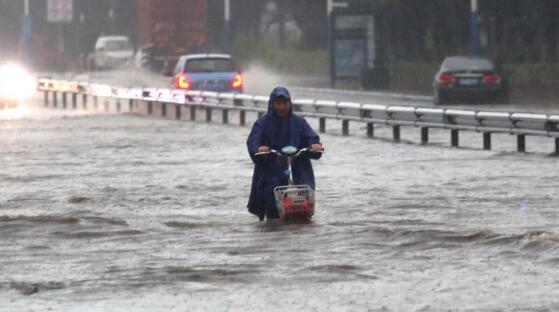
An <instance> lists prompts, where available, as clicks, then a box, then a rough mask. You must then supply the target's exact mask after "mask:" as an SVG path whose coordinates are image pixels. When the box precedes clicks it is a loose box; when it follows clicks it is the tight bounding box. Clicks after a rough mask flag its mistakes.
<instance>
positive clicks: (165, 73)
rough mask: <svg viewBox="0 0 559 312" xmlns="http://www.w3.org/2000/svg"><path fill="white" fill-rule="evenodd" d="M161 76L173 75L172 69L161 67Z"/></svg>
mask: <svg viewBox="0 0 559 312" xmlns="http://www.w3.org/2000/svg"><path fill="white" fill-rule="evenodd" d="M162 74H163V77H173V71H172V70H171V69H170V68H164V69H163V72H162Z"/></svg>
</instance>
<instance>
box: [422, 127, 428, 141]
mask: <svg viewBox="0 0 559 312" xmlns="http://www.w3.org/2000/svg"><path fill="white" fill-rule="evenodd" d="M427 143H429V128H428V127H421V144H427Z"/></svg>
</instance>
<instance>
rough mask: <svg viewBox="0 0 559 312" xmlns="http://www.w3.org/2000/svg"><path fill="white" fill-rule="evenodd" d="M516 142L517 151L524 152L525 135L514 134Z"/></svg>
mask: <svg viewBox="0 0 559 312" xmlns="http://www.w3.org/2000/svg"><path fill="white" fill-rule="evenodd" d="M516 143H517V147H518V152H519V153H524V152H526V135H525V134H519V135H517V136H516Z"/></svg>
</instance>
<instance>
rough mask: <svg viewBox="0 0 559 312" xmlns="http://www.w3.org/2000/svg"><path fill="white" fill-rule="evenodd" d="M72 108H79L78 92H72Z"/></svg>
mask: <svg viewBox="0 0 559 312" xmlns="http://www.w3.org/2000/svg"><path fill="white" fill-rule="evenodd" d="M72 108H73V109H78V94H77V93H72Z"/></svg>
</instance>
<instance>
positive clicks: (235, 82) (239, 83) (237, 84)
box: [231, 74, 243, 90]
mask: <svg viewBox="0 0 559 312" xmlns="http://www.w3.org/2000/svg"><path fill="white" fill-rule="evenodd" d="M242 87H243V76H242V75H241V74H236V75H235V77H233V79H231V89H233V90H240V89H241V88H242Z"/></svg>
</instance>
